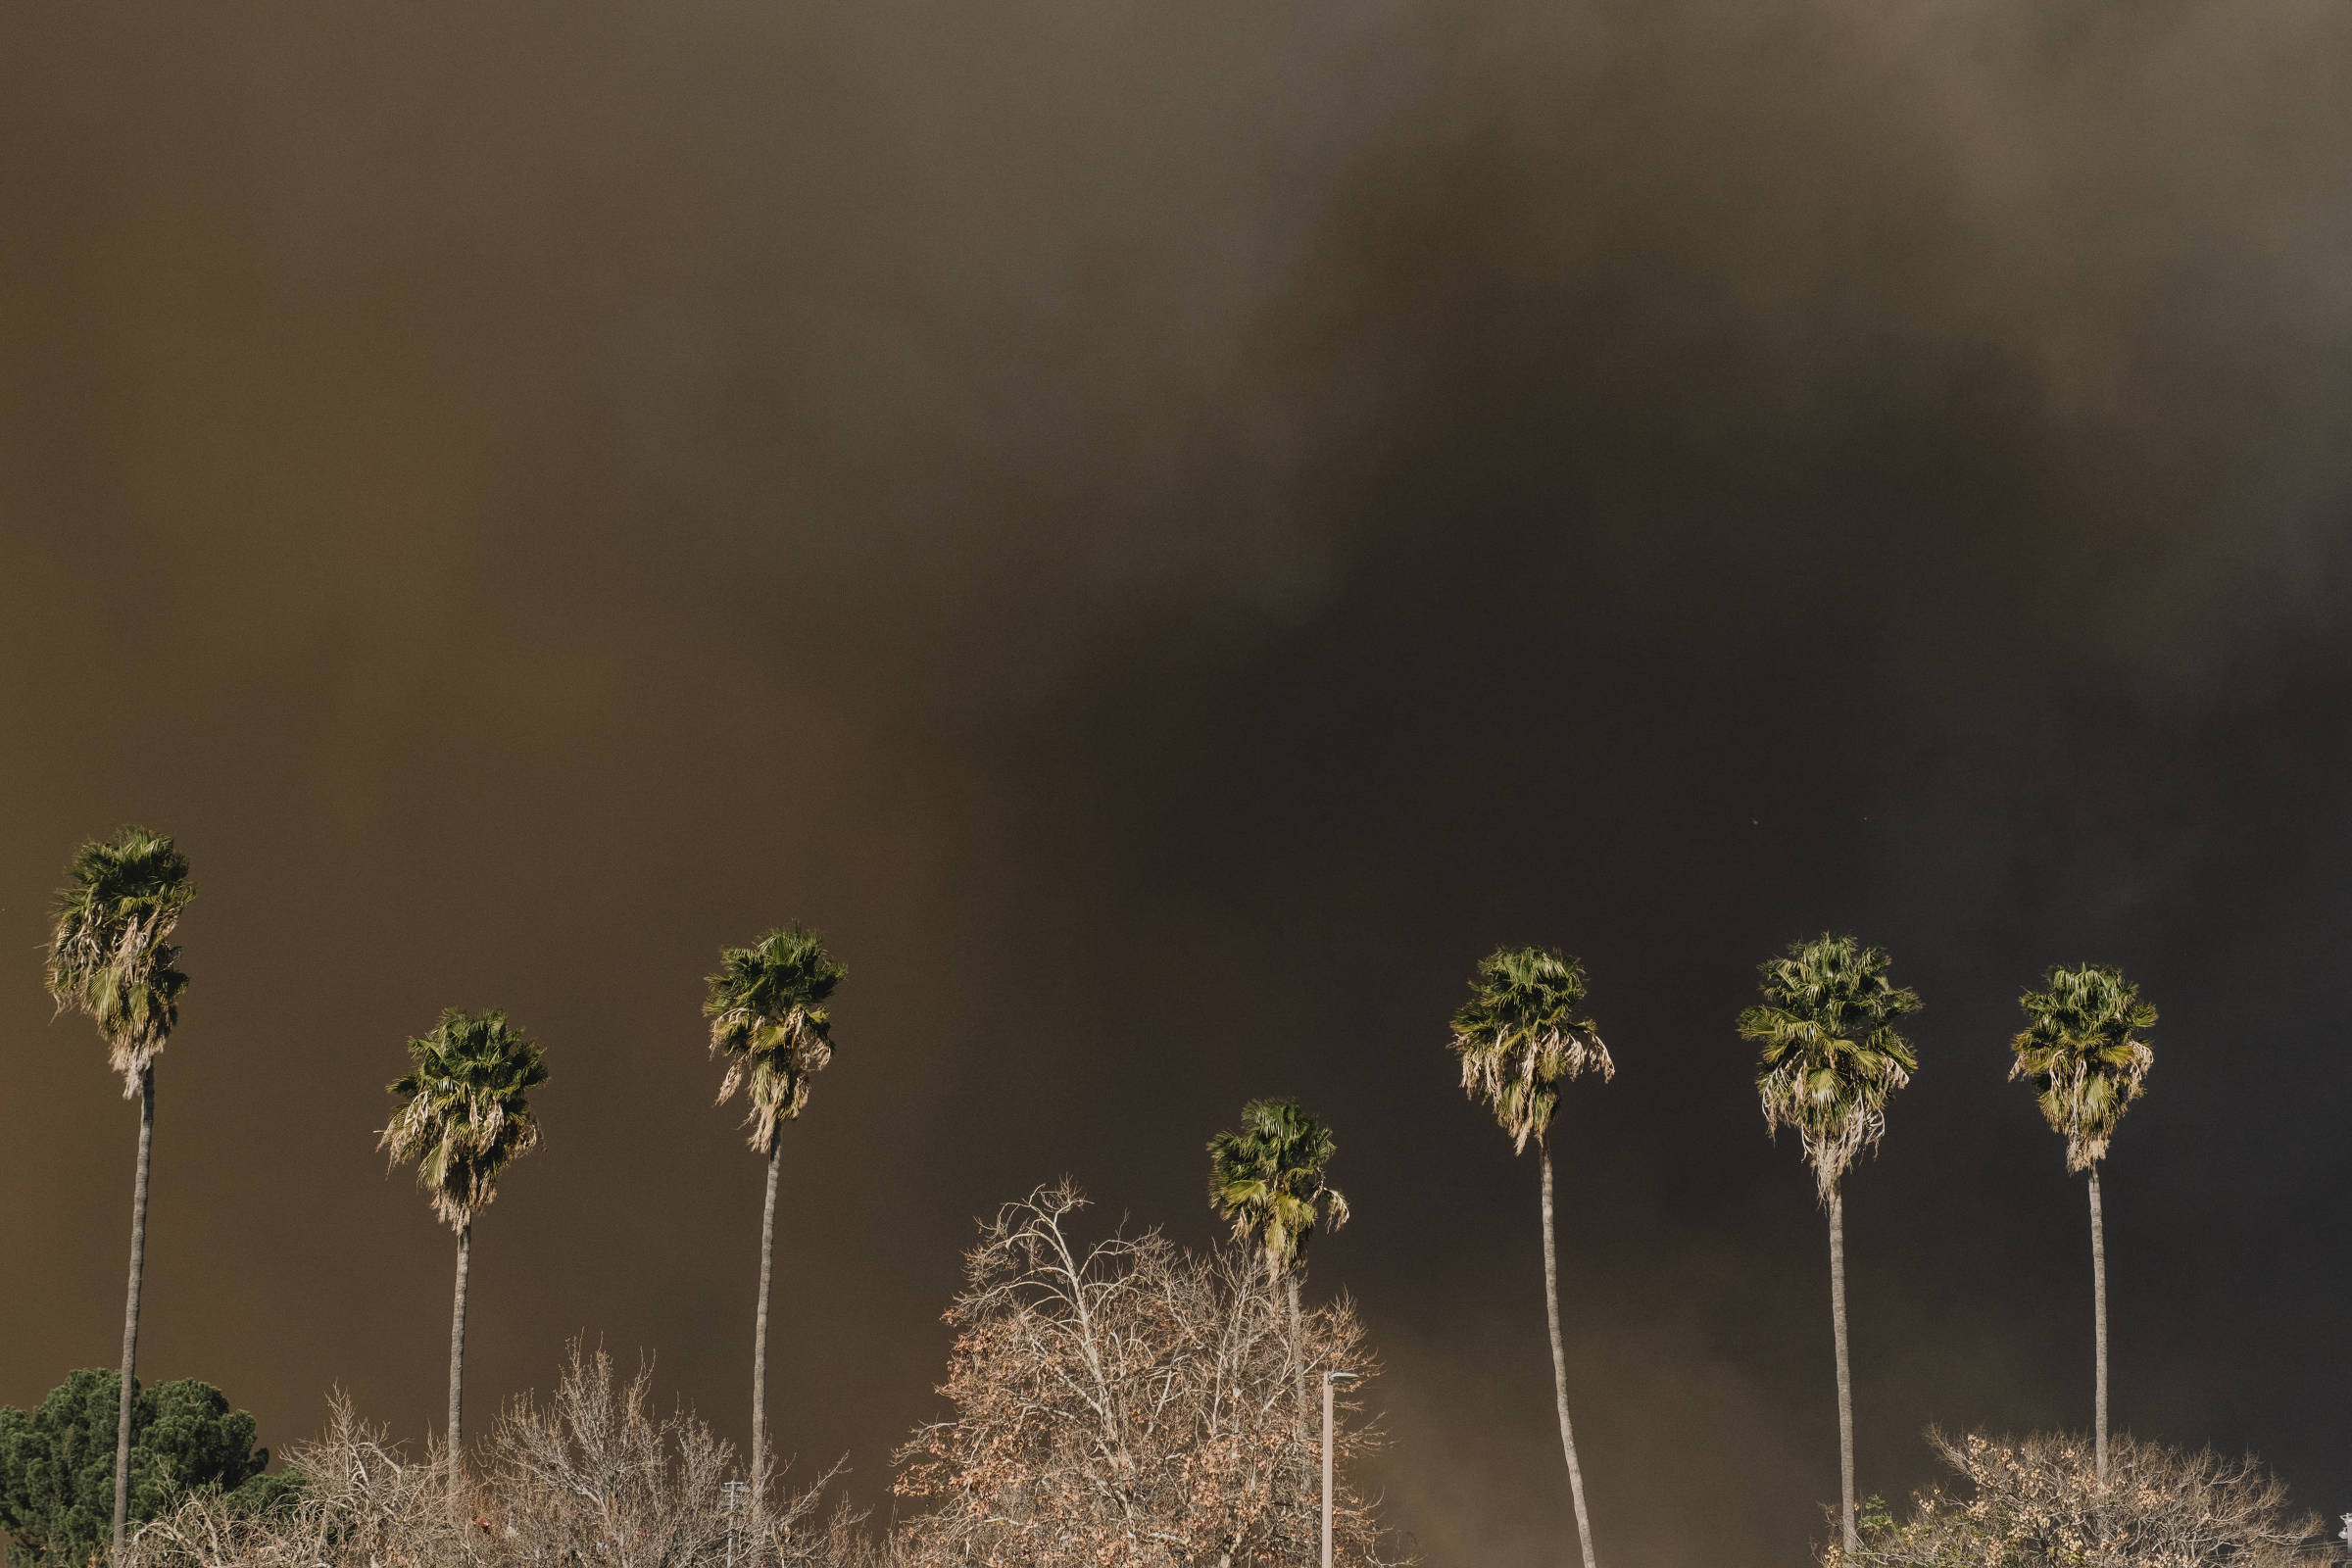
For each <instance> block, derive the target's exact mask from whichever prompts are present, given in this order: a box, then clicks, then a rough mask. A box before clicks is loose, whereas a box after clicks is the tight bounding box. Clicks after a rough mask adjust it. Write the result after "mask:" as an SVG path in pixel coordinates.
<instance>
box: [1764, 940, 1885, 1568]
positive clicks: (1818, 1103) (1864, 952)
mask: <svg viewBox="0 0 2352 1568" xmlns="http://www.w3.org/2000/svg"><path fill="white" fill-rule="evenodd" d="M1888 961H1889V960H1888V958H1887V954H1886V952H1885V951H1884V950H1883V949H1879V948H1865V947H1863V946H1862V945H1861V944H1859V943H1857V942H1856V941H1855V940H1854V939H1853V938H1852V937H1834V936H1830V935H1827V934H1826V933H1825V934H1824V935H1822V936H1818V937H1815V938H1814V939H1813V940H1812V941H1810V942H1798V943H1794V944H1792V945H1791V946H1790V947H1789V952H1788V954H1787V955H1786V956H1783V957H1778V958H1773V959H1769V960H1767V961H1766V962H1765V963H1763V964H1761V965H1759V966H1758V967H1759V969H1760V971H1761V973H1762V975H1763V982H1764V983H1763V990H1764V1001H1763V1002H1762V1003H1761V1004H1759V1005H1756V1006H1753V1007H1750V1008H1748V1009H1747V1010H1746V1011H1745V1012H1742V1013H1741V1014H1740V1037H1741V1038H1742V1039H1746V1040H1752V1041H1755V1042H1756V1043H1758V1044H1759V1045H1761V1046H1762V1047H1763V1048H1764V1050H1763V1055H1762V1060H1761V1061H1760V1062H1759V1064H1758V1066H1757V1068H1756V1094H1757V1096H1758V1098H1759V1099H1760V1100H1761V1101H1762V1102H1763V1104H1764V1126H1765V1129H1766V1130H1767V1131H1769V1132H1771V1133H1773V1134H1774V1135H1776V1136H1777V1135H1778V1134H1779V1132H1780V1130H1781V1129H1782V1128H1783V1127H1788V1128H1790V1129H1793V1130H1794V1131H1795V1133H1796V1136H1797V1138H1798V1140H1799V1141H1800V1142H1801V1143H1802V1144H1803V1145H1804V1151H1805V1158H1806V1160H1807V1161H1808V1162H1809V1163H1811V1165H1812V1166H1813V1180H1814V1185H1815V1187H1816V1189H1817V1190H1818V1192H1819V1194H1820V1197H1821V1201H1822V1202H1823V1203H1824V1204H1825V1205H1827V1207H1828V1208H1829V1211H1830V1321H1831V1325H1832V1327H1833V1328H1834V1329H1835V1330H1836V1336H1837V1342H1838V1527H1839V1530H1840V1533H1841V1535H1842V1537H1843V1540H1844V1544H1845V1550H1846V1553H1847V1554H1848V1555H1849V1556H1850V1555H1851V1554H1852V1553H1853V1552H1854V1550H1855V1549H1856V1544H1857V1543H1856V1538H1855V1535H1854V1393H1853V1376H1852V1372H1851V1370H1850V1368H1849V1365H1848V1363H1847V1360H1846V1352H1845V1193H1844V1189H1843V1186H1842V1184H1843V1182H1844V1180H1845V1173H1846V1170H1847V1168H1848V1167H1850V1166H1851V1165H1852V1164H1853V1162H1854V1161H1855V1160H1856V1159H1857V1158H1859V1157H1860V1156H1861V1154H1862V1153H1863V1152H1864V1151H1866V1150H1869V1149H1874V1148H1876V1147H1877V1146H1878V1142H1879V1139H1880V1138H1881V1137H1882V1136H1884V1135H1885V1133H1886V1131H1887V1101H1888V1099H1890V1098H1891V1097H1892V1096H1893V1094H1894V1092H1895V1091H1896V1090H1897V1089H1900V1088H1902V1087H1903V1085H1905V1084H1907V1083H1909V1082H1910V1081H1911V1075H1912V1074H1913V1073H1914V1072H1916V1071H1918V1070H1919V1061H1918V1058H1917V1057H1915V1056H1913V1055H1912V1054H1911V1046H1910V1043H1909V1042H1907V1041H1906V1040H1904V1039H1903V1037H1902V1036H1901V1035H1899V1034H1897V1033H1895V1030H1894V1020H1895V1019H1897V1018H1900V1017H1903V1016H1904V1015H1906V1014H1908V1013H1913V1012H1917V1011H1918V1010H1919V1006H1920V1003H1919V995H1918V993H1916V992H1913V991H1907V990H1904V989H1903V988H1902V987H1900V986H1897V985H1895V984H1894V983H1893V982H1892V981H1890V980H1888V979H1887V964H1888Z"/></svg>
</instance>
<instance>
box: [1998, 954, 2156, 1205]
mask: <svg viewBox="0 0 2352 1568" xmlns="http://www.w3.org/2000/svg"><path fill="white" fill-rule="evenodd" d="M2042 985H2043V986H2044V988H2045V989H2043V990H2040V991H2029V992H2027V993H2026V994H2025V995H2024V996H2022V997H2020V998H2018V999H2017V1005H2019V1006H2021V1007H2023V1008H2024V1009H2025V1012H2026V1017H2027V1018H2028V1019H2029V1020H2030V1021H2029V1022H2028V1023H2027V1025H2026V1027H2025V1028H2024V1029H2022V1030H2020V1031H2019V1032H2018V1036H2017V1038H2016V1039H2015V1040H2013V1041H2011V1042H2010V1045H2011V1047H2012V1049H2014V1050H2015V1051H2016V1052H2017V1060H2016V1061H2014V1062H2012V1063H2011V1064H2010V1067H2009V1076H2010V1077H2012V1078H2032V1079H2033V1080H2034V1082H2035V1083H2036V1084H2037V1085H2039V1086H2040V1089H2041V1094H2040V1096H2039V1099H2038V1102H2037V1103H2039V1104H2040V1106H2041V1113H2042V1114H2043V1115H2044V1116H2046V1117H2048V1118H2049V1121H2050V1126H2051V1127H2052V1128H2054V1129H2055V1130H2057V1131H2058V1132H2060V1133H2063V1134H2064V1135H2065V1137H2066V1168H2067V1169H2068V1170H2086V1169H2088V1168H2089V1167H2090V1165H2091V1164H2092V1163H2093V1162H2095V1161H2097V1160H2101V1159H2104V1158H2106V1157H2107V1141H2108V1140H2109V1139H2111V1138H2113V1137H2114V1136H2115V1125H2116V1123H2117V1122H2119V1121H2122V1120H2123V1119H2124V1107H2125V1106H2127V1105H2129V1104H2131V1102H2133V1101H2134V1100H2137V1099H2138V1098H2139V1097H2140V1093H2141V1091H2142V1089H2143V1088H2144V1086H2145V1085H2146V1083H2147V1077H2148V1069H2149V1068H2150V1067H2152V1066H2154V1065H2155V1064H2156V1053H2155V1052H2153V1051H2151V1050H2149V1049H2148V1044H2147V1042H2146V1041H2144V1040H2141V1039H2140V1038H2138V1031H2140V1030H2142V1029H2145V1028H2147V1027H2148V1026H2149V1025H2150V1024H2152V1023H2154V1022H2155V1021H2156V1009H2155V1008H2154V1007H2152V1006H2150V1005H2148V1004H2146V1003H2144V1002H2142V1001H2140V1000H2139V988H2138V987H2137V986H2134V985H2132V984H2131V982H2130V981H2128V980H2126V979H2125V978H2124V977H2123V975H2122V973H2121V972H2120V971H2118V970H2114V969H2103V968H2100V967H2099V966H2098V965H2097V964H2090V963H2086V964H2083V965H2082V966H2081V967H2079V968H2074V969H2068V968H2064V967H2060V968H2054V969H2052V970H2051V971H2050V972H2049V974H2048V976H2047V977H2046V978H2044V980H2043V981H2042Z"/></svg>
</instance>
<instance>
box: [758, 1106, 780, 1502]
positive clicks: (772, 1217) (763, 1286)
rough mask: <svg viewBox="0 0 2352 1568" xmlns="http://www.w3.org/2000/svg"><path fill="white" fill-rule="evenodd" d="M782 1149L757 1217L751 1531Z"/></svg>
mask: <svg viewBox="0 0 2352 1568" xmlns="http://www.w3.org/2000/svg"><path fill="white" fill-rule="evenodd" d="M783 1155H784V1146H783V1145H782V1144H781V1143H777V1144H773V1145H771V1146H770V1147H769V1149H768V1151H767V1207H766V1209H765V1211H764V1212H763V1213H762V1214H761V1215H760V1316H759V1321H758V1322H757V1323H756V1324H755V1325H754V1326H753V1329H752V1530H753V1534H754V1539H755V1540H757V1539H758V1533H759V1530H760V1510H761V1508H762V1507H763V1506H764V1505H765V1504H766V1500H767V1282H768V1279H769V1277H770V1275H771V1274H772V1272H773V1270H774V1267H775V1260H776V1173H777V1170H778V1168H779V1166H780V1164H781V1163H782V1160H783Z"/></svg>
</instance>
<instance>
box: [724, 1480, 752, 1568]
mask: <svg viewBox="0 0 2352 1568" xmlns="http://www.w3.org/2000/svg"><path fill="white" fill-rule="evenodd" d="M719 1490H720V1491H722V1492H724V1493H725V1494H726V1495H727V1568H735V1501H736V1499H737V1498H739V1497H741V1496H742V1495H744V1494H745V1493H747V1492H749V1491H751V1490H752V1484H751V1483H750V1482H748V1481H730V1482H728V1483H727V1484H726V1485H725V1486H724V1487H722V1488H720V1489H719Z"/></svg>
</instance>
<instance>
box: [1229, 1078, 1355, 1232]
mask: <svg viewBox="0 0 2352 1568" xmlns="http://www.w3.org/2000/svg"><path fill="white" fill-rule="evenodd" d="M1338 1151H1339V1145H1338V1143H1337V1142H1335V1141H1334V1140H1333V1138H1332V1136H1331V1129H1330V1128H1328V1127H1326V1126H1324V1125H1323V1124H1322V1123H1321V1122H1319V1121H1317V1120H1315V1118H1314V1117H1312V1116H1310V1115H1308V1114H1307V1113H1306V1112H1305V1111H1304V1110H1302V1109H1301V1108H1299V1103H1298V1102H1297V1101H1295V1100H1253V1101H1251V1102H1250V1103H1249V1104H1247V1105H1244V1106H1243V1107H1242V1125H1241V1127H1240V1128H1239V1129H1238V1130H1236V1131H1233V1132H1223V1133H1219V1134H1217V1135H1216V1136H1215V1137H1214V1138H1211V1139H1210V1140H1209V1141H1208V1201H1209V1206H1210V1207H1212V1208H1214V1209H1215V1210H1216V1211H1217V1212H1218V1213H1219V1214H1222V1215H1223V1216H1224V1217H1225V1218H1227V1219H1229V1220H1231V1221H1233V1239H1234V1240H1235V1241H1237V1242H1239V1243H1241V1244H1242V1245H1244V1246H1245V1247H1254V1248H1255V1249H1257V1250H1258V1252H1259V1254H1260V1255H1262V1256H1263V1257H1264V1258H1265V1260H1266V1269H1267V1272H1269V1273H1273V1274H1281V1273H1285V1272H1287V1271H1289V1270H1290V1269H1293V1268H1297V1267H1299V1265H1301V1264H1303V1263H1304V1262H1305V1261H1306V1248H1307V1244H1308V1243H1309V1242H1311V1241H1313V1240H1314V1236H1315V1229H1316V1227H1317V1226H1318V1225H1319V1224H1321V1223H1322V1222H1323V1221H1324V1220H1325V1219H1326V1218H1328V1219H1329V1221H1330V1228H1331V1229H1333V1230H1335V1231H1336V1230H1338V1229H1339V1228H1340V1227H1341V1226H1343V1225H1345V1224H1347V1223H1348V1200H1347V1198H1346V1196H1345V1195H1343V1194H1342V1193H1341V1192H1340V1190H1339V1189H1338V1188H1337V1187H1334V1186H1332V1185H1331V1183H1329V1182H1327V1181H1325V1180H1324V1179H1323V1167H1324V1166H1326V1165H1328V1164H1330V1163H1331V1156H1332V1155H1333V1154H1334V1153H1336V1152H1338Z"/></svg>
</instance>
